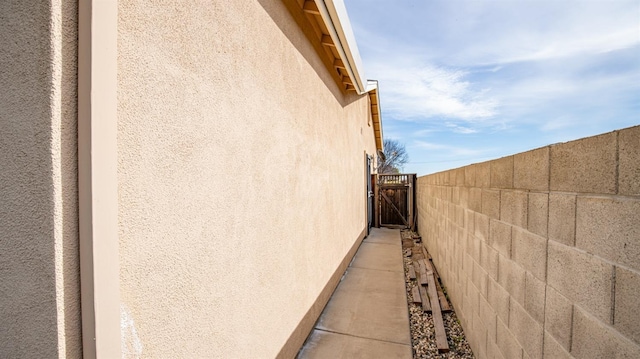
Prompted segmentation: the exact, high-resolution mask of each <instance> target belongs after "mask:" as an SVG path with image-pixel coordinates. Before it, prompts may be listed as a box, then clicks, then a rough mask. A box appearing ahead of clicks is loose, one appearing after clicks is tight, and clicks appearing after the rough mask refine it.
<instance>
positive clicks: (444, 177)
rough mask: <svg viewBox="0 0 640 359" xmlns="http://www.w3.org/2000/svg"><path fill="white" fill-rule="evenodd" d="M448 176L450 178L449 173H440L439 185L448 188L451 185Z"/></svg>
mask: <svg viewBox="0 0 640 359" xmlns="http://www.w3.org/2000/svg"><path fill="white" fill-rule="evenodd" d="M450 176H451V171H445V172H442V178H441V184H442V185H444V186H450V185H451V181H450Z"/></svg>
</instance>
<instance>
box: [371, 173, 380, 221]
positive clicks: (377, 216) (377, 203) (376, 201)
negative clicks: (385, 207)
mask: <svg viewBox="0 0 640 359" xmlns="http://www.w3.org/2000/svg"><path fill="white" fill-rule="evenodd" d="M371 178H372V179H373V208H374V209H373V222H374V227H376V228H380V198H379V196H380V194H379V193H378V192H379V191H380V190H379V189H378V174H377V173H376V174H374V175H372V176H371Z"/></svg>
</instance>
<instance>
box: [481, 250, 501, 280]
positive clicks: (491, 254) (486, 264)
mask: <svg viewBox="0 0 640 359" xmlns="http://www.w3.org/2000/svg"><path fill="white" fill-rule="evenodd" d="M480 266H482V268H484V270H485V271H487V274H488V275H489V277H491V278H493V279H494V280H498V252H497V251H496V250H495V249H493V248H492V247H491V246H489V245H488V244H486V243H485V242H482V243H481V244H480Z"/></svg>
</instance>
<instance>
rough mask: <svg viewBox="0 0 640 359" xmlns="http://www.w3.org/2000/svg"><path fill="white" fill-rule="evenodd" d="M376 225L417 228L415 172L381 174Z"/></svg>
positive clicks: (376, 176) (378, 185) (376, 182)
mask: <svg viewBox="0 0 640 359" xmlns="http://www.w3.org/2000/svg"><path fill="white" fill-rule="evenodd" d="M374 177H375V178H376V180H375V184H376V187H377V188H376V191H375V192H376V193H375V194H376V195H377V196H376V197H378V198H377V199H376V201H375V202H376V207H377V208H376V222H377V223H376V226H377V227H379V226H384V227H403V228H412V229H413V228H415V222H416V221H415V180H416V175H415V174H379V175H374Z"/></svg>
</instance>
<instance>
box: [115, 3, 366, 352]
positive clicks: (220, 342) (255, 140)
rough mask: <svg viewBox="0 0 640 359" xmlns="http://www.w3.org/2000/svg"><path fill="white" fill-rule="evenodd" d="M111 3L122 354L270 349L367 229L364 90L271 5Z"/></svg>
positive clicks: (304, 311)
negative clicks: (340, 76)
mask: <svg viewBox="0 0 640 359" xmlns="http://www.w3.org/2000/svg"><path fill="white" fill-rule="evenodd" d="M118 11H119V20H118V32H119V37H118V178H119V241H120V281H121V302H122V306H123V313H124V316H125V317H126V318H127V321H126V327H123V335H124V336H123V339H124V353H125V354H141V355H142V357H236V358H240V357H245V358H250V357H274V356H276V355H277V354H278V353H280V350H281V348H283V346H284V345H285V343H287V340H288V339H289V338H290V337H291V336H292V334H294V331H296V330H297V328H298V325H299V323H300V322H301V321H302V320H303V319H304V318H306V320H307V321H309V318H308V317H305V315H306V314H307V313H308V312H309V310H310V308H312V307H313V306H314V305H315V303H316V299H317V298H318V297H319V296H320V295H321V293H323V289H325V285H326V284H327V283H328V282H330V279H331V278H336V277H335V272H336V270H337V269H338V268H339V267H340V265H341V264H342V263H343V261H344V259H345V257H346V256H347V254H348V253H349V251H350V250H352V248H353V246H354V244H355V243H357V241H358V240H359V239H361V238H362V236H363V231H364V230H365V226H366V223H365V219H366V206H365V192H366V187H365V183H366V182H365V159H364V156H365V152H366V153H368V154H369V155H374V154H375V153H376V149H375V143H374V137H373V130H372V128H371V127H370V125H369V123H370V121H369V111H368V108H369V102H368V101H369V100H368V97H367V96H366V95H362V96H358V95H356V94H355V93H353V92H350V93H344V92H342V91H341V90H340V89H339V88H338V87H337V85H336V84H335V82H334V81H333V79H332V77H331V75H330V74H329V72H328V70H327V69H326V67H325V66H324V64H323V62H322V60H321V59H320V58H319V57H318V55H317V53H316V52H315V50H314V47H313V46H312V44H311V43H310V42H309V40H308V39H307V38H306V37H305V35H304V33H303V32H302V30H301V29H300V28H299V27H298V25H297V24H296V22H295V21H294V19H293V18H292V16H291V14H290V13H289V11H288V10H287V8H286V7H285V5H284V4H283V3H282V2H281V1H278V0H263V1H258V2H253V1H232V2H230V1H222V0H214V1H207V2H181V3H180V4H179V5H177V4H175V3H173V2H157V1H125V0H122V1H119V9H118ZM337 278H339V276H338V277H337ZM324 292H326V291H324ZM325 294H326V293H325ZM316 312H317V310H316ZM315 315H319V312H317V313H315ZM313 320H315V319H313ZM312 322H313V321H312ZM312 322H311V324H312ZM296 335H298V336H303V335H304V336H306V334H305V333H297V334H296ZM302 340H304V337H302Z"/></svg>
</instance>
